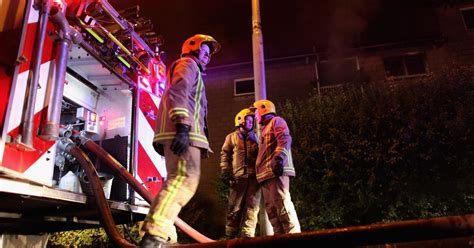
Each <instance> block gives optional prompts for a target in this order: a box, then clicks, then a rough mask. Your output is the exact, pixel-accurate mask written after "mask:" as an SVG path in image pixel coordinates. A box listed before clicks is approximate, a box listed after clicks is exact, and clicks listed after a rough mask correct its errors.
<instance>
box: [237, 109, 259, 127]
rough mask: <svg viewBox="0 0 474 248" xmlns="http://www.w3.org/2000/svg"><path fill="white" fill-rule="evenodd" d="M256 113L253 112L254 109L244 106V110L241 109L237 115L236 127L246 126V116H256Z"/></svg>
mask: <svg viewBox="0 0 474 248" xmlns="http://www.w3.org/2000/svg"><path fill="white" fill-rule="evenodd" d="M254 115H255V114H254V113H253V111H252V110H250V109H249V108H244V109H242V110H240V112H239V113H237V115H235V126H236V127H240V126H245V117H247V116H252V117H253V116H254Z"/></svg>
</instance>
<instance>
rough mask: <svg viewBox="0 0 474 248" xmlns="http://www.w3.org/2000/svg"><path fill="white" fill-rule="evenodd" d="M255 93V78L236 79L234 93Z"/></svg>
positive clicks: (240, 94) (237, 94)
mask: <svg viewBox="0 0 474 248" xmlns="http://www.w3.org/2000/svg"><path fill="white" fill-rule="evenodd" d="M254 93H255V87H254V81H253V78H240V79H236V80H234V95H235V96H242V95H250V94H254Z"/></svg>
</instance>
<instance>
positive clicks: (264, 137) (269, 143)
mask: <svg viewBox="0 0 474 248" xmlns="http://www.w3.org/2000/svg"><path fill="white" fill-rule="evenodd" d="M260 135H261V136H260V142H259V146H258V157H257V162H256V166H255V167H256V168H255V169H256V172H257V180H258V182H263V181H265V180H267V179H270V178H274V177H275V175H274V174H273V170H272V165H273V162H274V158H275V157H280V158H281V159H282V160H283V166H284V167H283V175H284V176H290V177H293V176H295V167H294V165H293V158H292V156H291V135H290V130H289V128H288V125H287V124H286V121H285V120H284V119H283V118H281V117H279V116H275V117H273V118H271V119H269V120H265V121H264V123H263V125H262V127H261V134H260Z"/></svg>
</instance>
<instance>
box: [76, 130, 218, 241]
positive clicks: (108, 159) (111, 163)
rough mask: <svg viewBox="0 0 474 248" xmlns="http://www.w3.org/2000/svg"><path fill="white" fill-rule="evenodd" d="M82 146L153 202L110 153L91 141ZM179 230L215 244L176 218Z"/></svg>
mask: <svg viewBox="0 0 474 248" xmlns="http://www.w3.org/2000/svg"><path fill="white" fill-rule="evenodd" d="M81 139H82V140H81V144H82V146H84V147H85V148H86V149H87V150H89V151H91V152H92V153H94V154H95V155H96V156H97V157H98V158H99V159H100V160H102V161H104V162H105V164H106V165H107V166H108V167H109V168H110V169H111V170H112V171H113V172H115V173H116V174H117V175H119V176H120V177H121V178H122V179H123V180H125V181H126V182H128V183H129V184H130V186H132V188H133V189H134V190H135V191H136V192H137V193H138V194H139V195H140V196H142V197H143V199H144V200H145V201H147V202H148V203H149V204H151V202H152V201H153V195H152V194H151V193H150V192H148V191H147V190H146V189H145V187H143V186H142V185H141V184H140V183H139V182H138V181H137V180H136V179H135V178H134V177H133V175H131V174H130V173H129V172H128V171H127V170H126V169H125V167H123V166H122V165H121V164H120V163H119V162H118V161H117V160H116V159H114V158H113V157H112V156H111V155H110V154H109V153H107V152H106V151H105V150H104V149H103V148H102V147H100V146H99V145H97V144H96V143H95V142H94V141H92V140H91V139H88V138H85V137H81ZM174 224H175V225H176V226H177V227H178V228H179V229H181V230H182V231H183V232H184V233H186V234H187V235H189V236H190V237H191V238H193V239H194V240H196V241H198V242H200V243H209V242H213V241H214V240H212V239H210V238H208V237H206V236H204V235H202V234H201V233H199V232H198V231H196V230H195V229H194V228H192V227H191V226H189V225H188V224H187V223H186V222H184V221H183V220H181V219H180V218H179V217H178V218H176V220H175V223H174Z"/></svg>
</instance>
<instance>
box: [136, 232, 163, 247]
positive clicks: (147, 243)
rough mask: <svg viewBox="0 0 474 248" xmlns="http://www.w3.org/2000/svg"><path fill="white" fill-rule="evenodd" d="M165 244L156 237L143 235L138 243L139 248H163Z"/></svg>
mask: <svg viewBox="0 0 474 248" xmlns="http://www.w3.org/2000/svg"><path fill="white" fill-rule="evenodd" d="M166 244H167V242H166V241H165V240H163V239H161V238H159V237H157V236H153V235H149V234H145V236H143V238H142V241H141V242H140V247H141V248H165V247H167V245H166Z"/></svg>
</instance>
